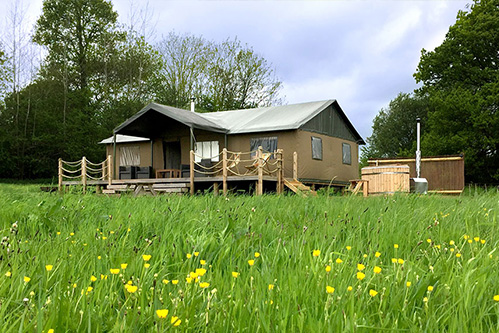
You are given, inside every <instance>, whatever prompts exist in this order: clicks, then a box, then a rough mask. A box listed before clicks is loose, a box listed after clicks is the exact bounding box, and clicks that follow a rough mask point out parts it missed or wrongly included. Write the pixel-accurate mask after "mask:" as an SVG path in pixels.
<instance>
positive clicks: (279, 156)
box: [276, 149, 282, 194]
mask: <svg viewBox="0 0 499 333" xmlns="http://www.w3.org/2000/svg"><path fill="white" fill-rule="evenodd" d="M276 156H277V189H276V192H277V194H281V193H282V149H277V154H276Z"/></svg>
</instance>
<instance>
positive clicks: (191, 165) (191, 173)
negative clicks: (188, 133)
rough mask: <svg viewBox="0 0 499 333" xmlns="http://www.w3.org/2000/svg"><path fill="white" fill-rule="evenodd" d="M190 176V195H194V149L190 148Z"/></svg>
mask: <svg viewBox="0 0 499 333" xmlns="http://www.w3.org/2000/svg"><path fill="white" fill-rule="evenodd" d="M189 159H190V161H189V162H190V169H189V170H190V172H189V174H190V177H191V192H190V193H191V195H194V150H191V153H190V157H189Z"/></svg>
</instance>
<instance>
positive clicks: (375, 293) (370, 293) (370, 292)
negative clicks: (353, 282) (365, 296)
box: [369, 289, 378, 297]
mask: <svg viewBox="0 0 499 333" xmlns="http://www.w3.org/2000/svg"><path fill="white" fill-rule="evenodd" d="M377 294H378V292H377V291H376V290H374V289H370V290H369V295H371V297H374V296H376V295H377Z"/></svg>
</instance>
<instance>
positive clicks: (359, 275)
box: [357, 272, 366, 280]
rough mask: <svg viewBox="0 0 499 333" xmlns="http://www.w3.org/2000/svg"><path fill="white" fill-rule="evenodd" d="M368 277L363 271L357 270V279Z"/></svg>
mask: <svg viewBox="0 0 499 333" xmlns="http://www.w3.org/2000/svg"><path fill="white" fill-rule="evenodd" d="M365 277H366V275H365V274H364V273H362V272H357V279H359V280H363V279H364V278H365Z"/></svg>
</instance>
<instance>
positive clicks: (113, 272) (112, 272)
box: [109, 268, 120, 275]
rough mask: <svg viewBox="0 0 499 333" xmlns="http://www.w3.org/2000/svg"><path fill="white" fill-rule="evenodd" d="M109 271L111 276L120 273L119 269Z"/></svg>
mask: <svg viewBox="0 0 499 333" xmlns="http://www.w3.org/2000/svg"><path fill="white" fill-rule="evenodd" d="M109 271H110V272H111V274H114V275H116V274H119V273H120V269H119V268H111V269H110V270H109Z"/></svg>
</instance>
